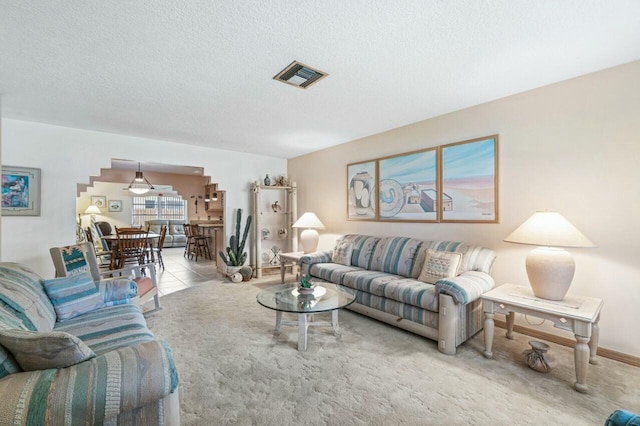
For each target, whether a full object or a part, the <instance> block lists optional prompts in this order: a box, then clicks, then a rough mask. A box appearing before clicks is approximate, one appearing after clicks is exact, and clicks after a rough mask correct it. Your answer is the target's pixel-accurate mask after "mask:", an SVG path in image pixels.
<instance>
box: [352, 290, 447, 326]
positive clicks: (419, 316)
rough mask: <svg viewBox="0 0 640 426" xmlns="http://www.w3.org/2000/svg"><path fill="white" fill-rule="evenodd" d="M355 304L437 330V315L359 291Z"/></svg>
mask: <svg viewBox="0 0 640 426" xmlns="http://www.w3.org/2000/svg"><path fill="white" fill-rule="evenodd" d="M356 302H357V303H360V304H361V305H364V306H369V307H371V308H374V309H377V310H379V311H382V312H386V313H388V314H391V315H395V316H397V317H399V318H404V319H407V320H409V321H413V322H415V323H418V324H423V325H426V326H429V327H432V328H438V313H437V312H431V311H428V310H426V309H422V308H418V307H416V306H412V305H407V304H405V303H400V302H397V301H395V300H390V299H387V298H385V297H380V296H375V295H373V294H370V293H365V292H362V291H359V292H358V293H357V294H356Z"/></svg>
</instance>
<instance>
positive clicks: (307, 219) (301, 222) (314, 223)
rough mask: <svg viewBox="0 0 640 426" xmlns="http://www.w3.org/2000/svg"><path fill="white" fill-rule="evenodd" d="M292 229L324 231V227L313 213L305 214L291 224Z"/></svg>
mask: <svg viewBox="0 0 640 426" xmlns="http://www.w3.org/2000/svg"><path fill="white" fill-rule="evenodd" d="M293 227H294V228H308V229H312V228H315V229H324V225H323V224H322V222H320V219H318V216H316V215H315V213H311V212H306V213H305V214H303V215H302V216H300V218H299V219H298V220H296V223H294V224H293Z"/></svg>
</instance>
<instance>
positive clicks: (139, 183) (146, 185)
mask: <svg viewBox="0 0 640 426" xmlns="http://www.w3.org/2000/svg"><path fill="white" fill-rule="evenodd" d="M127 189H128V190H129V191H131V192H133V193H134V194H137V195H142V194H146V193H147V192H149V190H150V189H155V188H154V187H153V185H151V182H149V181H148V180H147V178H146V177H144V175H143V174H142V171H140V163H138V171H137V172H136V177H135V178H133V180H132V181H131V183H130V184H129V188H127Z"/></svg>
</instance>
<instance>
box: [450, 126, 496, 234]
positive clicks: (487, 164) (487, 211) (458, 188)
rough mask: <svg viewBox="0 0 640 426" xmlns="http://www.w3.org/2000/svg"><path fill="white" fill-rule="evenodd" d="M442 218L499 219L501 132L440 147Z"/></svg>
mask: <svg viewBox="0 0 640 426" xmlns="http://www.w3.org/2000/svg"><path fill="white" fill-rule="evenodd" d="M440 152H441V161H442V179H441V182H442V184H441V188H442V189H441V191H440V194H441V198H442V199H441V201H440V206H441V207H442V213H441V214H442V216H441V218H442V219H441V221H442V222H468V223H498V135H493V136H487V137H483V138H477V139H472V140H468V141H463V142H457V143H452V144H449V145H443V146H441V147H440Z"/></svg>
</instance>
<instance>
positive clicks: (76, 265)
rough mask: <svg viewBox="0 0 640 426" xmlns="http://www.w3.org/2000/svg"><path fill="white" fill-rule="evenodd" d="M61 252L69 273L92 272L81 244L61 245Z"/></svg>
mask: <svg viewBox="0 0 640 426" xmlns="http://www.w3.org/2000/svg"><path fill="white" fill-rule="evenodd" d="M59 250H60V253H61V254H62V261H63V262H64V268H65V269H66V271H67V275H78V274H82V273H83V272H89V273H90V272H91V271H90V270H89V264H88V263H87V259H86V258H85V257H84V253H83V252H82V248H81V247H80V246H79V245H77V244H76V245H73V246H68V247H60V248H59Z"/></svg>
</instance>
